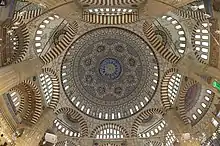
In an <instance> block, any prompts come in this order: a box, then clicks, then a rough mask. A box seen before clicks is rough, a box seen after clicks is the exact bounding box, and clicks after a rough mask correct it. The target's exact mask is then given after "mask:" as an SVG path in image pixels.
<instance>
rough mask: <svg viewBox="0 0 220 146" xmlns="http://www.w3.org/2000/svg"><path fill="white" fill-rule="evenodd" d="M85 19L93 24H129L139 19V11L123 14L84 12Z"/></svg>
mask: <svg viewBox="0 0 220 146" xmlns="http://www.w3.org/2000/svg"><path fill="white" fill-rule="evenodd" d="M83 20H84V21H85V22H88V23H92V24H104V25H120V24H129V23H133V22H136V21H137V20H138V12H131V13H128V14H121V15H100V14H96V13H90V12H86V11H84V12H83Z"/></svg>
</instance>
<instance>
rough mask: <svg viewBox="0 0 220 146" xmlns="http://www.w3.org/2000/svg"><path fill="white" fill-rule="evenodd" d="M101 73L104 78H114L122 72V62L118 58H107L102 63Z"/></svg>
mask: <svg viewBox="0 0 220 146" xmlns="http://www.w3.org/2000/svg"><path fill="white" fill-rule="evenodd" d="M99 73H100V74H101V76H102V77H103V78H104V79H107V80H114V79H116V78H118V77H119V76H120V74H121V64H120V63H119V61H118V60H117V59H114V58H105V59H104V60H102V62H101V63H100V67H99Z"/></svg>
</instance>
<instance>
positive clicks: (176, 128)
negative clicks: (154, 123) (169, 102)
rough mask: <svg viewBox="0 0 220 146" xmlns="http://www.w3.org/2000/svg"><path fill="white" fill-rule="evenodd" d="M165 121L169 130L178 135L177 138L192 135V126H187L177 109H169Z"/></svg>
mask: <svg viewBox="0 0 220 146" xmlns="http://www.w3.org/2000/svg"><path fill="white" fill-rule="evenodd" d="M164 120H165V121H166V123H167V124H168V128H169V129H171V130H173V133H174V134H175V135H176V137H178V136H177V135H179V136H181V135H182V134H184V133H190V128H191V125H190V124H188V125H185V123H184V122H183V120H181V118H180V116H179V113H178V111H177V110H176V109H174V108H172V109H169V110H168V111H167V112H166V114H165V115H164ZM178 138H180V137H178Z"/></svg>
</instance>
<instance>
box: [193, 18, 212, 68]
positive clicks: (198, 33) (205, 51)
mask: <svg viewBox="0 0 220 146" xmlns="http://www.w3.org/2000/svg"><path fill="white" fill-rule="evenodd" d="M208 24H209V22H207V21H202V22H197V23H196V25H195V26H194V28H193V31H192V35H191V43H192V47H193V51H194V54H195V56H196V58H197V60H198V61H199V62H200V63H203V64H208V59H209V52H210V44H209V40H210V36H209V30H208V29H207V28H206V27H208ZM201 27H202V28H203V29H202V30H201ZM205 36H206V37H205ZM203 37H205V38H203ZM201 40H202V42H200V41H201ZM197 43H198V44H197ZM201 43H202V44H201ZM203 43H204V45H203ZM207 45H208V46H207ZM200 47H202V48H200ZM202 55H204V57H203V56H202ZM206 57H207V58H206Z"/></svg>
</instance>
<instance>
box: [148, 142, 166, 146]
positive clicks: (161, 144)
mask: <svg viewBox="0 0 220 146" xmlns="http://www.w3.org/2000/svg"><path fill="white" fill-rule="evenodd" d="M151 145H152V146H163V143H162V142H160V141H147V142H146V143H145V144H144V146H151Z"/></svg>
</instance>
